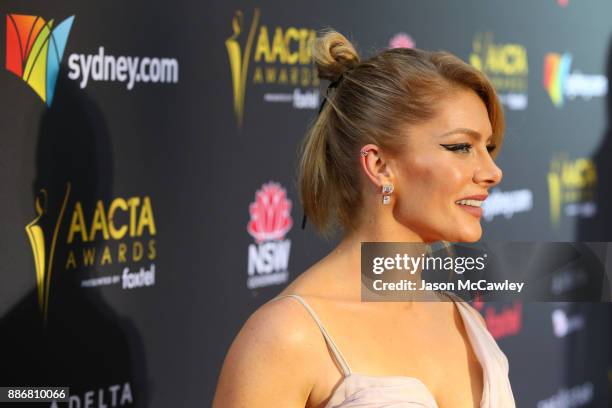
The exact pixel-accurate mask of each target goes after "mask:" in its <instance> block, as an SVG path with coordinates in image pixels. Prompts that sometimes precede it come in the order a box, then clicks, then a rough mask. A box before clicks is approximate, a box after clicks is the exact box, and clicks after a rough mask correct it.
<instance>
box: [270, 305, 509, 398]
mask: <svg viewBox="0 0 612 408" xmlns="http://www.w3.org/2000/svg"><path fill="white" fill-rule="evenodd" d="M448 295H449V296H451V294H448ZM283 297H293V298H295V299H297V300H299V301H300V303H301V304H302V305H304V307H305V308H306V310H307V311H308V312H309V313H310V315H311V316H312V318H313V319H314V321H315V322H316V324H317V325H318V326H319V329H321V333H322V334H323V337H324V338H325V341H326V342H327V345H328V346H329V349H330V350H331V351H332V355H333V357H334V359H335V360H336V362H337V363H338V365H339V366H340V368H341V369H342V373H343V374H344V379H343V380H342V382H341V383H340V384H339V385H338V386H337V387H336V389H335V390H334V392H333V394H332V396H331V398H330V400H329V402H328V403H327V405H326V406H325V408H383V407H384V408H416V407H419V408H423V407H425V408H438V405H437V404H436V400H435V399H434V397H433V395H432V394H431V392H430V391H429V390H428V389H427V387H426V386H425V384H424V383H423V382H422V381H421V380H419V379H418V378H413V377H402V376H373V375H365V374H358V373H353V372H352V371H351V369H350V367H349V365H348V363H347V362H346V360H345V359H344V357H343V356H342V353H341V352H340V350H339V349H338V347H337V346H336V343H334V341H333V340H332V338H331V336H330V335H329V333H328V332H327V330H326V329H325V327H324V326H323V324H322V323H321V321H320V320H319V318H318V316H317V315H316V313H315V312H314V310H313V309H312V308H311V307H310V305H309V304H308V303H307V302H306V301H305V300H304V299H303V298H302V297H300V296H298V295H282V296H278V297H276V298H274V299H272V300H276V299H281V298H283ZM451 298H452V299H453V301H454V302H455V304H456V305H457V308H458V310H459V314H460V315H461V318H462V320H463V324H464V326H465V329H466V331H467V334H468V338H469V340H470V343H471V345H472V348H473V350H474V353H475V355H476V358H477V359H478V361H479V362H480V364H481V366H482V370H483V375H484V388H483V392H482V400H481V402H480V407H481V408H515V404H514V397H513V395H512V388H511V387H510V381H509V379H508V359H507V358H506V356H505V355H504V353H503V352H502V351H501V350H500V349H499V347H498V346H497V343H496V342H495V339H493V337H492V336H491V334H490V333H489V332H488V331H487V329H486V327H484V325H483V324H482V322H481V321H480V320H479V318H478V317H477V314H478V312H477V311H476V310H475V309H474V308H472V307H471V306H470V305H468V304H467V303H466V302H464V301H462V300H461V299H460V298H458V297H455V296H454V295H452V296H451Z"/></svg>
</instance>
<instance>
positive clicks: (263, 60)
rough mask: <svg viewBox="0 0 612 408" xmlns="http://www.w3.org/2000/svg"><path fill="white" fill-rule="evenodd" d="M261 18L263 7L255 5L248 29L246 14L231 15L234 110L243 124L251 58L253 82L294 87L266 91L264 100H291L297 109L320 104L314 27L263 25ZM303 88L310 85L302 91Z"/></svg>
mask: <svg viewBox="0 0 612 408" xmlns="http://www.w3.org/2000/svg"><path fill="white" fill-rule="evenodd" d="M259 19H260V11H259V9H255V12H254V13H253V20H252V21H251V24H250V26H249V27H248V32H247V31H246V30H247V27H246V26H245V24H244V14H243V13H242V11H240V10H239V11H236V14H235V15H234V17H233V19H232V31H233V34H232V35H231V36H230V37H229V38H228V39H227V40H226V41H225V47H226V48H227V53H228V56H229V62H230V71H231V77H232V83H233V91H234V92H233V95H234V113H235V115H236V121H237V123H238V126H240V127H241V126H242V123H243V120H244V101H245V94H246V86H247V82H249V64H250V63H251V62H252V63H253V65H254V70H253V74H252V77H251V78H250V81H251V82H252V83H253V84H254V85H267V86H270V85H276V86H285V87H287V86H290V87H293V88H294V89H293V92H292V93H286V92H285V93H270V92H267V93H265V94H264V95H263V99H264V101H265V102H272V103H278V102H280V103H283V102H291V103H292V104H293V107H294V108H296V109H316V108H317V107H318V105H319V90H318V85H319V79H318V77H317V74H316V70H315V68H314V67H313V66H312V51H311V45H312V42H313V41H314V39H315V38H316V32H315V30H313V29H310V28H296V27H276V28H274V30H272V29H269V28H268V26H266V25H261V26H260V25H259ZM245 36H246V38H245V39H242V37H245ZM241 43H242V44H241ZM301 88H309V89H308V90H306V91H304V92H303V91H302V89H301Z"/></svg>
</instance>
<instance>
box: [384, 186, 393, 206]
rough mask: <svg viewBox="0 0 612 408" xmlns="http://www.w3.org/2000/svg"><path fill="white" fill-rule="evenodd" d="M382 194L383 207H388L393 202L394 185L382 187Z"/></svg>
mask: <svg viewBox="0 0 612 408" xmlns="http://www.w3.org/2000/svg"><path fill="white" fill-rule="evenodd" d="M382 194H383V201H382V203H383V205H388V204H389V203H390V202H391V194H393V184H383V186H382Z"/></svg>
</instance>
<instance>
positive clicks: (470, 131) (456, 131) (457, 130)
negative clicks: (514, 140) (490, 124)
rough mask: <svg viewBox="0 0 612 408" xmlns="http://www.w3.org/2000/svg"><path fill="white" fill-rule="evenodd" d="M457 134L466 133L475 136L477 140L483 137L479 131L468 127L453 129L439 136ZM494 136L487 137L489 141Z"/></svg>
mask: <svg viewBox="0 0 612 408" xmlns="http://www.w3.org/2000/svg"><path fill="white" fill-rule="evenodd" d="M455 134H465V135H468V136H471V137H473V138H474V139H476V140H480V139H481V138H482V135H481V134H480V133H479V132H477V131H475V130H473V129H468V128H457V129H453V130H451V131H449V132H446V133H443V134H441V135H440V136H439V137H445V136H450V135H455ZM492 138H493V135H491V136H489V138H488V139H487V142H488V141H489V140H490V139H492Z"/></svg>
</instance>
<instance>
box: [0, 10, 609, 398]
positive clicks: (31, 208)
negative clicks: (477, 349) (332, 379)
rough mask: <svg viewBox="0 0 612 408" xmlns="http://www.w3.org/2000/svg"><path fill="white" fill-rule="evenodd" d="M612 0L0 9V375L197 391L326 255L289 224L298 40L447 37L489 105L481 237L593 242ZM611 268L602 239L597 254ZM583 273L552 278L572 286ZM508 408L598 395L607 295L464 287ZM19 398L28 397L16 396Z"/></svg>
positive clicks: (605, 147)
mask: <svg viewBox="0 0 612 408" xmlns="http://www.w3.org/2000/svg"><path fill="white" fill-rule="evenodd" d="M610 16H612V3H611V2H609V1H606V0H592V1H583V0H542V1H537V2H533V1H527V0H521V1H512V2H511V1H501V0H488V1H477V0H464V1H460V2H459V1H452V0H444V1H443V0H438V1H384V2H374V1H365V0H360V1H339V2H331V3H330V2H324V1H319V0H310V1H296V2H283V1H273V0H260V1H258V2H252V1H248V2H247V1H238V0H232V1H219V0H216V1H208V2H193V1H184V0H176V1H173V2H165V1H150V0H149V1H144V0H136V1H131V2H120V1H116V0H111V1H104V2H102V1H88V2H83V1H76V0H62V1H54V2H45V1H40V0H34V1H32V0H31V1H16V0H4V1H3V2H2V4H1V5H0V63H1V64H2V67H1V68H0V89H1V91H0V124H1V131H0V132H1V133H0V188H1V198H2V199H1V200H0V213H1V214H2V216H1V217H0V231H1V235H0V259H1V261H2V262H1V263H0V386H15V385H19V386H51V385H57V386H68V387H70V398H69V403H65V402H63V403H56V402H51V403H45V404H41V405H40V406H50V407H61V406H69V407H71V408H86V407H109V408H110V407H113V408H114V407H171V406H176V407H188V406H198V407H199V406H202V407H203V406H210V405H211V401H212V398H213V393H214V390H215V386H216V382H217V377H218V375H219V370H220V368H221V365H222V362H223V358H224V356H225V354H226V352H227V350H228V347H229V345H230V343H231V341H232V339H233V338H234V337H235V335H236V334H237V332H238V330H239V329H240V327H241V326H242V324H243V323H244V321H245V320H246V319H247V317H248V316H249V315H250V314H251V313H252V312H253V311H254V310H255V309H256V308H257V307H258V306H259V305H261V304H262V303H264V302H265V301H267V300H269V299H270V298H272V297H273V296H275V295H276V294H277V293H278V292H280V291H281V290H282V289H283V288H284V287H285V286H286V285H287V284H288V283H289V282H290V281H291V280H292V279H294V278H295V277H296V276H297V275H298V274H299V273H300V272H301V271H303V270H304V269H306V268H307V267H308V266H309V265H311V264H312V263H313V262H315V261H316V260H317V259H319V258H320V257H322V256H323V255H324V254H325V253H326V252H327V251H328V250H330V249H331V248H332V247H333V245H334V241H333V240H331V241H324V240H322V239H321V238H319V237H318V236H317V235H316V234H315V233H314V232H313V230H312V227H311V226H310V225H307V226H306V228H305V229H303V230H302V229H301V228H300V227H301V225H300V224H301V219H302V209H301V206H300V203H299V200H298V195H297V189H296V160H297V150H298V145H299V143H300V141H301V139H302V137H303V135H304V132H305V131H306V129H307V128H308V126H309V124H310V123H311V122H312V121H313V119H314V118H315V117H316V113H317V109H318V107H319V105H320V103H321V98H322V96H323V95H324V92H325V89H326V87H327V83H326V82H319V80H318V79H317V74H316V70H315V69H314V67H313V65H312V62H311V53H310V49H309V47H308V45H309V43H310V41H311V40H312V39H313V38H314V37H315V36H316V33H317V31H318V30H320V29H322V28H325V27H333V28H335V29H337V30H338V31H340V32H342V33H344V34H345V35H347V36H348V37H349V38H350V39H351V40H352V41H353V42H354V43H355V44H356V46H357V47H358V50H359V51H360V53H361V55H362V57H364V58H367V56H369V55H372V53H374V52H376V51H379V50H382V49H385V48H389V47H417V48H423V49H430V50H447V51H450V52H452V53H454V54H456V55H458V56H459V57H460V58H462V59H463V60H465V61H466V62H468V63H470V64H472V65H473V66H475V67H477V68H478V69H480V70H482V71H483V72H485V73H486V74H487V75H488V76H489V78H491V80H492V81H493V83H494V84H495V86H496V88H497V90H498V92H499V96H500V98H501V99H502V102H503V104H504V107H505V110H506V115H507V122H508V126H507V133H506V141H505V144H504V147H503V149H502V151H501V154H500V156H499V157H498V164H499V166H500V167H501V168H502V169H503V171H504V180H503V182H502V183H501V184H500V185H499V186H498V187H497V188H495V189H494V190H492V191H491V195H490V197H489V199H488V200H487V201H486V207H485V216H484V218H483V221H482V223H483V229H484V231H485V233H484V236H483V241H487V240H490V241H501V240H504V241H507V240H517V241H521V240H522V241H525V240H533V241H612V221H611V219H612V208H611V206H610V201H611V200H612V191H611V190H612V183H611V176H612V145H611V142H612V140H611V138H610V118H611V117H612V104H611V102H612V100H611V99H610V98H611V97H610V95H609V93H608V81H609V78H610V75H611V73H612V42H611V41H612V20H611V19H610ZM602 261H604V262H607V263H608V265H610V264H611V262H612V254H608V259H604V260H602ZM588 283H589V282H588V277H586V275H585V274H583V273H582V271H580V270H572V269H568V270H565V271H563V272H561V273H559V275H558V276H556V277H555V279H553V284H552V285H551V288H550V290H551V291H552V292H553V293H563V292H564V291H566V290H572V289H573V288H576V287H580V285H588ZM475 306H476V307H477V309H478V310H480V311H481V313H482V314H483V316H484V317H485V320H486V322H487V325H488V327H489V330H490V331H491V333H492V334H493V335H494V336H495V338H496V339H497V341H498V342H499V344H500V346H501V348H502V349H503V350H504V351H505V352H506V354H507V355H508V357H509V361H510V378H511V382H512V384H513V388H514V394H515V398H516V401H517V405H518V406H519V407H538V408H552V407H554V408H557V407H609V406H610V404H611V402H610V380H609V378H611V377H610V367H612V359H611V357H610V356H611V353H610V351H611V350H610V349H611V335H610V326H611V323H612V319H611V313H610V307H609V304H592V303H591V304H587V303H580V304H570V303H524V304H523V303H521V302H512V303H504V304H500V303H496V304H491V303H489V304H487V303H477V304H475ZM22 406H25V405H22Z"/></svg>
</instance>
